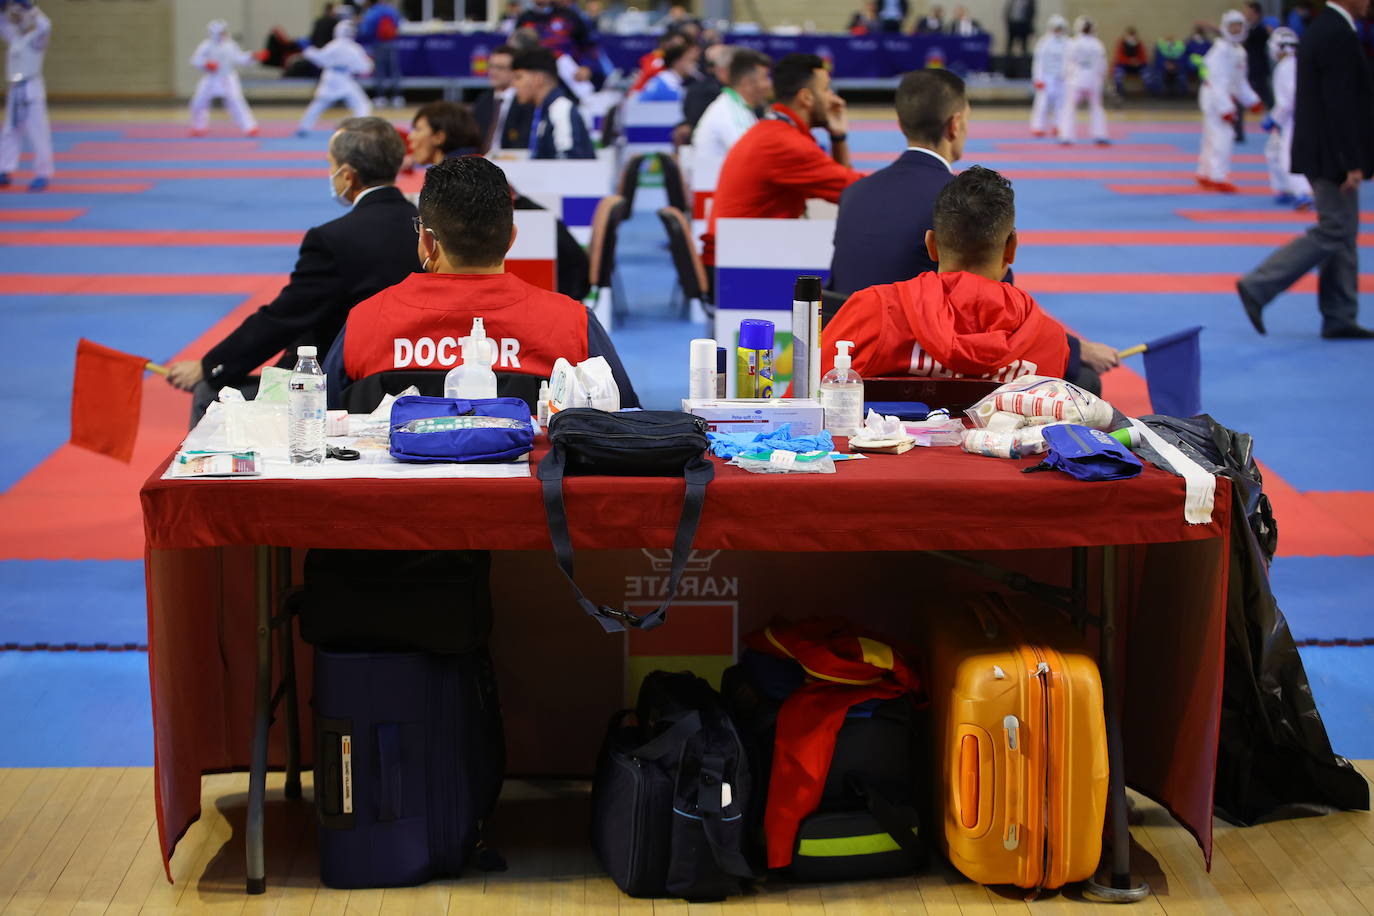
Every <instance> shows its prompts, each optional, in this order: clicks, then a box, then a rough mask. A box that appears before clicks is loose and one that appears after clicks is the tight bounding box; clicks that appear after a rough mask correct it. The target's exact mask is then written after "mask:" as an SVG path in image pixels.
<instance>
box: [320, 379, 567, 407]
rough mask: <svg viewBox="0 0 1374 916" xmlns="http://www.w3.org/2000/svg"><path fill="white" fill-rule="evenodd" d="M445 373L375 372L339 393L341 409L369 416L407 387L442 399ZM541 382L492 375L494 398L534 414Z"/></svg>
mask: <svg viewBox="0 0 1374 916" xmlns="http://www.w3.org/2000/svg"><path fill="white" fill-rule="evenodd" d="M446 375H448V370H447V369H388V370H386V371H385V372H377V373H374V374H372V375H369V376H367V377H366V378H361V379H358V381H356V382H354V383H353V384H351V385H349V386H348V387H347V388H345V389H344V390H343V406H344V407H345V408H346V409H347V410H348V412H349V413H371V412H372V411H373V410H375V409H376V408H377V405H378V404H380V403H382V399H383V398H385V397H386V396H387V395H388V394H400V393H401V392H402V391H405V390H406V389H407V388H409V387H410V386H411V385H414V386H415V387H416V388H418V389H419V390H420V394H423V395H426V396H428V397H433V398H438V397H443V395H444V377H445V376H446ZM541 381H543V379H541V378H539V377H538V376H536V375H525V374H523V373H520V372H497V373H496V396H497V397H501V398H521V399H522V400H524V401H525V403H526V404H528V405H529V407H530V413H531V414H533V413H535V412H536V410H537V408H538V405H539V383H540V382H541Z"/></svg>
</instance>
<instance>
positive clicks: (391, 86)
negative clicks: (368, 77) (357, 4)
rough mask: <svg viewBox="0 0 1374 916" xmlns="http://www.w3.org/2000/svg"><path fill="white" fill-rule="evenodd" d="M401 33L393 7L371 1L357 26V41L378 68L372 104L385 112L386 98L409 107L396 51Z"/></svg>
mask: <svg viewBox="0 0 1374 916" xmlns="http://www.w3.org/2000/svg"><path fill="white" fill-rule="evenodd" d="M400 33H401V14H400V12H399V11H398V10H397V9H396V7H394V6H392V5H391V4H390V3H383V2H381V0H372V2H371V3H369V4H368V5H367V12H365V13H363V19H362V22H360V23H358V41H359V42H360V43H361V44H363V45H364V46H366V47H367V49H368V52H369V53H370V54H371V55H372V60H373V62H374V63H375V64H376V70H375V72H374V73H373V79H372V85H373V92H375V93H376V95H375V96H374V97H373V99H372V103H373V104H374V105H376V106H377V107H378V108H385V107H386V103H387V97H388V96H390V99H391V104H392V105H394V106H395V107H397V108H400V107H401V106H403V105H404V104H405V103H406V97H405V96H404V95H402V94H401V58H400V55H399V53H398V52H397V50H396V36H398V35H399V34H400Z"/></svg>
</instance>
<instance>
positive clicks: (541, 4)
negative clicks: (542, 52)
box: [515, 0, 591, 58]
mask: <svg viewBox="0 0 1374 916" xmlns="http://www.w3.org/2000/svg"><path fill="white" fill-rule="evenodd" d="M515 28H516V29H517V30H519V29H525V28H530V29H533V30H534V31H535V32H536V33H537V34H538V35H539V44H540V45H542V46H543V47H545V48H547V49H548V50H549V51H551V52H553V54H554V56H555V57H558V56H561V55H563V54H570V55H572V56H573V57H574V58H578V57H579V56H580V55H581V54H582V53H583V52H585V51H586V50H587V48H588V47H590V45H591V36H590V35H589V34H588V32H587V21H586V20H585V19H583V18H582V13H581V12H580V11H579V10H577V9H575V8H574V9H568V8H560V7H558V6H556V5H555V4H554V2H553V0H534V4H533V5H532V6H531V7H530V8H529V9H527V10H525V12H523V13H521V14H520V16H519V17H517V18H516V20H515Z"/></svg>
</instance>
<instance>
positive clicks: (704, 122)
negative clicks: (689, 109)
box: [692, 48, 773, 162]
mask: <svg viewBox="0 0 1374 916" xmlns="http://www.w3.org/2000/svg"><path fill="white" fill-rule="evenodd" d="M772 63H773V62H772V61H771V60H769V59H768V55H766V54H762V53H760V52H758V51H754V50H752V49H750V48H740V49H738V50H736V51H735V53H734V54H733V55H732V57H731V61H730V72H729V74H728V75H729V81H730V85H729V86H728V87H726V88H725V89H724V90H722V91H721V94H720V95H719V96H717V97H716V100H715V101H714V102H712V103H711V106H710V107H709V108H707V109H706V112H705V114H703V115H702V116H701V121H700V122H698V123H697V129H696V130H695V131H694V132H693V134H692V147H693V149H694V150H695V151H696V155H697V158H698V161H703V162H704V161H708V160H709V161H712V162H721V161H723V160H724V159H725V155H726V154H727V153H729V152H730V148H731V147H733V146H734V145H735V144H736V143H738V142H739V139H740V137H743V136H744V135H745V133H747V132H748V131H749V129H750V128H752V127H753V126H754V125H755V124H757V123H758V121H759V117H758V114H757V112H758V109H759V108H760V107H761V106H764V105H767V104H768V99H769V98H770V97H771V96H772V95H773V80H772V77H770V76H769V73H768V68H769V67H770V66H772Z"/></svg>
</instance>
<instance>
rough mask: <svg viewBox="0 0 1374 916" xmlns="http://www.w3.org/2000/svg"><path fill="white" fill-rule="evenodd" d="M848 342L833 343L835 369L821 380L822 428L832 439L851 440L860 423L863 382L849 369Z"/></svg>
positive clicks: (862, 411)
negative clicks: (823, 415) (840, 437)
mask: <svg viewBox="0 0 1374 916" xmlns="http://www.w3.org/2000/svg"><path fill="white" fill-rule="evenodd" d="M853 346H854V341H852V340H838V341H836V342H835V368H834V369H831V370H830V371H829V372H827V373H826V374H825V378H823V379H821V407H822V409H824V411H825V428H826V429H827V430H829V431H830V434H831V435H832V436H852V435H854V434H855V433H857V432H858V431H859V429H860V428H861V427H862V426H863V422H864V380H863V379H862V378H860V377H859V373H857V372H855V371H854V370H853V369H851V368H849V367H850V365H851V364H852V363H853V360H852V359H851V357H850V355H849V351H850V349H851V348H852V347H853Z"/></svg>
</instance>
